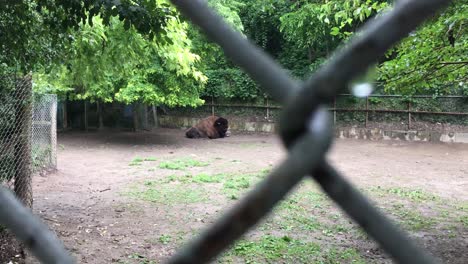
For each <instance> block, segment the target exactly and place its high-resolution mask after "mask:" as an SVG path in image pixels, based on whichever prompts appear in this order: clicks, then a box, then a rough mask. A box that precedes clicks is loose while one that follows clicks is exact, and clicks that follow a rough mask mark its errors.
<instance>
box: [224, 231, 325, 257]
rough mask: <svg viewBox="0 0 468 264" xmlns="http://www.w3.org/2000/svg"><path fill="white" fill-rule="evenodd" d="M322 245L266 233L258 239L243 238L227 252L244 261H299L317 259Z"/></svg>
mask: <svg viewBox="0 0 468 264" xmlns="http://www.w3.org/2000/svg"><path fill="white" fill-rule="evenodd" d="M319 254H320V246H319V245H318V244H316V243H312V242H303V241H300V240H296V239H292V238H290V237H288V236H283V237H276V236H271V235H265V236H263V237H261V238H260V240H256V241H247V240H241V241H239V242H238V243H236V245H234V247H233V248H232V249H231V250H230V251H229V252H228V253H227V255H228V256H229V255H233V256H236V257H240V258H242V259H243V262H244V263H265V262H267V263H279V262H282V263H284V262H287V263H297V262H306V261H307V260H311V259H315V258H316V256H317V255H319Z"/></svg>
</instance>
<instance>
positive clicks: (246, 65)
mask: <svg viewBox="0 0 468 264" xmlns="http://www.w3.org/2000/svg"><path fill="white" fill-rule="evenodd" d="M172 2H173V3H174V4H175V5H176V6H177V7H178V8H179V10H180V11H182V12H183V13H184V14H185V15H187V16H188V17H189V18H190V19H191V20H192V21H193V22H194V23H195V24H197V25H198V26H200V27H201V28H202V29H203V30H204V31H205V33H206V35H207V36H208V37H210V38H211V39H212V40H213V41H215V42H217V43H218V44H219V45H220V46H221V47H222V48H223V50H224V51H225V54H226V55H227V56H228V57H229V58H230V59H232V61H233V62H235V63H236V64H238V65H239V66H240V67H241V68H242V69H243V70H245V71H246V72H247V73H248V74H249V75H250V77H251V78H252V79H254V80H255V81H256V82H257V83H259V84H260V85H261V86H262V88H263V89H264V90H265V91H266V92H268V93H269V94H270V95H271V96H272V97H273V99H275V100H276V101H278V102H281V103H282V104H284V105H285V108H284V110H283V112H282V115H281V117H280V136H281V137H282V139H283V142H284V143H285V146H286V147H287V149H288V151H289V155H288V157H287V159H286V160H285V161H284V162H283V163H282V164H280V165H279V166H278V167H277V168H276V169H275V170H274V171H273V172H272V173H271V174H270V175H269V176H268V177H267V178H266V179H265V180H264V181H263V182H261V183H260V184H259V185H258V186H257V187H256V188H255V189H254V190H253V191H252V192H251V193H249V194H248V195H246V196H245V197H244V199H243V200H242V201H241V202H240V203H238V204H237V205H236V206H235V207H234V208H232V209H231V210H230V211H229V212H227V213H226V214H225V215H224V216H223V217H222V218H221V219H219V220H218V221H217V222H216V223H214V224H213V225H212V226H211V227H209V228H208V230H206V231H205V232H204V233H202V234H201V235H200V236H199V237H198V238H197V239H196V240H194V241H193V242H192V243H190V244H188V245H187V246H186V247H185V248H183V249H181V250H180V251H179V252H178V253H176V255H175V256H174V257H173V258H171V259H170V260H169V263H206V262H208V261H210V260H212V259H213V258H215V257H216V256H218V255H219V254H220V253H221V252H222V251H223V250H225V249H226V248H227V247H228V246H229V245H231V244H232V243H234V242H235V240H236V239H238V238H240V236H242V235H243V234H245V233H246V232H247V231H248V230H249V229H250V228H252V227H253V226H254V225H255V224H256V223H258V222H259V221H260V220H261V219H262V218H263V217H264V216H265V215H266V214H268V213H269V212H270V211H271V210H272V208H273V207H274V206H275V205H276V204H277V203H278V202H279V201H280V200H281V199H283V197H284V196H285V195H286V194H287V193H288V192H289V191H290V190H291V189H292V188H293V187H294V186H295V185H296V184H297V183H298V182H299V181H301V180H302V179H303V178H304V177H306V176H307V177H308V178H311V179H314V180H315V181H316V182H318V183H319V184H320V186H321V187H322V189H323V190H324V191H325V192H326V193H327V194H328V195H329V197H330V198H332V199H333V200H334V201H335V202H336V203H337V204H338V205H339V206H340V207H341V208H342V209H343V210H344V211H345V212H346V213H347V214H348V215H349V216H350V217H351V218H352V219H353V220H355V221H356V222H357V223H358V224H359V225H360V226H361V227H362V228H363V229H364V230H365V231H366V232H367V233H368V234H369V235H370V236H371V237H373V238H374V239H375V240H376V241H377V242H378V243H379V244H380V245H381V246H382V248H383V249H384V250H385V251H386V252H387V253H388V254H389V255H391V256H392V257H393V258H394V259H395V260H396V261H397V262H399V263H433V262H434V260H433V259H432V258H431V257H429V256H428V255H427V254H426V253H425V252H424V251H422V250H420V249H419V248H418V247H416V246H415V244H414V243H413V242H412V241H411V240H410V239H409V238H408V236H407V235H406V234H404V233H403V232H401V231H400V230H399V229H398V228H397V227H396V226H395V225H394V224H393V223H392V222H390V221H389V220H388V218H387V217H385V216H384V215H383V214H381V213H380V212H379V211H378V210H377V209H376V208H375V207H374V206H372V205H371V203H370V202H369V201H368V200H367V199H366V197H365V196H363V195H362V194H361V193H360V192H359V191H357V190H356V188H354V187H353V186H352V185H351V184H350V183H348V182H347V181H346V180H345V179H344V178H343V177H342V176H341V175H340V174H339V173H338V172H337V171H336V170H335V169H334V168H333V167H332V166H331V165H330V164H329V163H328V162H327V160H326V157H325V155H326V153H327V151H328V148H329V146H330V144H331V141H332V137H333V136H332V134H333V133H332V124H333V121H332V120H331V117H330V115H329V113H328V112H327V110H326V105H327V104H328V103H330V102H332V101H333V98H334V97H335V96H336V95H337V94H338V93H340V92H343V90H344V89H345V88H346V87H347V85H348V84H349V83H350V81H351V80H353V79H354V78H356V77H357V76H359V75H360V74H363V73H364V72H365V71H366V70H367V68H368V67H369V66H370V65H372V64H373V63H375V62H376V61H377V60H378V59H379V58H380V57H381V56H382V55H383V54H384V53H385V52H386V50H387V49H389V48H390V47H391V46H392V45H394V44H395V43H397V42H398V41H399V40H401V39H402V38H404V37H405V36H407V35H408V34H409V33H410V32H411V31H412V30H414V29H415V28H416V27H417V26H418V25H419V24H421V23H422V22H423V21H424V20H425V19H427V18H429V17H430V16H431V15H433V14H434V13H435V12H436V11H437V10H438V9H439V8H441V7H442V6H444V5H445V4H448V3H449V2H450V1H446V0H412V1H397V2H396V4H395V7H394V9H393V10H392V11H391V12H390V13H388V14H386V15H385V16H382V17H380V18H378V19H376V20H374V21H373V22H372V23H370V24H369V25H367V27H365V28H364V30H363V31H362V33H361V34H358V35H357V37H356V38H354V39H353V40H352V41H351V42H350V43H348V44H347V45H346V46H345V47H344V48H343V49H341V50H339V51H338V52H337V53H336V54H335V55H334V56H332V58H331V59H330V60H329V61H328V63H327V64H325V65H324V66H323V67H322V68H321V69H319V70H318V71H317V72H316V73H315V74H314V75H313V76H312V78H310V79H309V80H307V81H304V82H299V81H297V80H294V79H292V78H291V77H290V76H289V75H288V74H287V73H286V71H284V70H283V69H281V67H279V66H278V65H277V64H276V63H275V62H274V61H273V60H272V59H271V58H269V57H268V56H267V55H266V54H265V53H264V52H262V51H261V50H260V49H259V48H257V47H255V46H254V45H252V44H251V43H250V42H249V41H248V40H247V39H245V38H244V37H243V36H242V35H240V34H239V33H238V32H236V31H234V30H233V29H231V28H230V27H229V26H228V25H227V24H226V23H225V22H224V21H223V20H222V19H221V18H220V17H219V16H217V15H216V14H215V13H213V11H212V10H210V9H209V8H208V6H207V4H206V2H205V1H202V0H172ZM19 109H20V110H21V111H19V112H17V113H15V114H14V115H13V116H14V118H13V120H15V118H17V117H21V115H18V113H22V111H24V110H27V109H28V108H27V106H24V107H23V106H21V107H19ZM8 120H10V119H7V121H5V122H6V123H9V122H12V121H11V120H10V121H8ZM14 128H16V127H14ZM26 128H27V126H26V125H25V126H24V127H21V128H20V129H13V130H8V131H20V132H18V133H19V134H20V135H21V134H22V133H21V131H26ZM9 134H11V132H10V133H9ZM9 134H8V135H9ZM14 135H15V136H13V137H14V138H16V134H14ZM20 138H21V137H20ZM23 140H25V139H24V136H23ZM7 142H10V141H7ZM20 142H23V141H20ZM24 142H26V141H24ZM3 144H5V145H9V144H11V143H2V145H3ZM14 146H16V147H12V148H13V149H18V150H19V149H22V148H21V147H23V148H27V145H23V144H21V143H20V144H18V143H17V144H15V145H14ZM6 149H7V148H6ZM13 153H14V152H13ZM12 155H13V154H12ZM14 161H15V159H14V155H13V158H12V161H10V162H12V163H13V164H14ZM5 175H9V174H5ZM8 177H12V176H6V177H5V181H7V182H9V181H10V180H11V178H8ZM23 209H24V208H23V207H21V206H19V205H18V204H17V203H16V201H15V200H14V199H11V196H9V195H8V193H7V192H5V191H4V189H2V188H0V216H1V217H0V224H1V223H4V224H5V225H6V226H7V227H10V228H11V229H12V231H13V232H14V233H15V234H16V235H17V236H18V237H19V238H21V240H22V241H26V242H29V243H27V245H28V246H30V248H31V249H32V250H33V252H34V253H35V254H36V256H38V258H39V259H40V260H41V261H43V262H44V263H71V260H70V258H69V257H68V256H67V254H66V253H65V251H64V250H63V247H61V246H60V243H59V242H57V240H54V239H52V237H51V235H50V233H48V232H45V228H44V226H41V225H40V224H39V223H38V221H37V220H36V218H34V217H33V216H32V215H30V214H28V213H27V212H25V211H24V210H23ZM26 226H31V227H33V228H28V229H25V228H24V227H26ZM34 231H36V232H34Z"/></svg>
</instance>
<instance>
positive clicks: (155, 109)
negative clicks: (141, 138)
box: [152, 105, 159, 128]
mask: <svg viewBox="0 0 468 264" xmlns="http://www.w3.org/2000/svg"><path fill="white" fill-rule="evenodd" d="M152 110H153V120H154V127H156V128H157V127H158V126H159V124H158V111H157V107H156V106H154V105H153V107H152Z"/></svg>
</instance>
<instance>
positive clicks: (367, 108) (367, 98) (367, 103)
mask: <svg viewBox="0 0 468 264" xmlns="http://www.w3.org/2000/svg"><path fill="white" fill-rule="evenodd" d="M368 122H369V96H366V124H365V127H366V128H367V123H368Z"/></svg>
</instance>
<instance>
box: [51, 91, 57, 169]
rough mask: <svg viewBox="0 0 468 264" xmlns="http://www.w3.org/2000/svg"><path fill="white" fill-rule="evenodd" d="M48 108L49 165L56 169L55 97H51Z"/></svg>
mask: <svg viewBox="0 0 468 264" xmlns="http://www.w3.org/2000/svg"><path fill="white" fill-rule="evenodd" d="M52 101H53V102H52V104H51V106H50V144H51V146H50V149H51V150H50V164H51V166H52V168H54V169H57V96H53V97H52Z"/></svg>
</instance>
